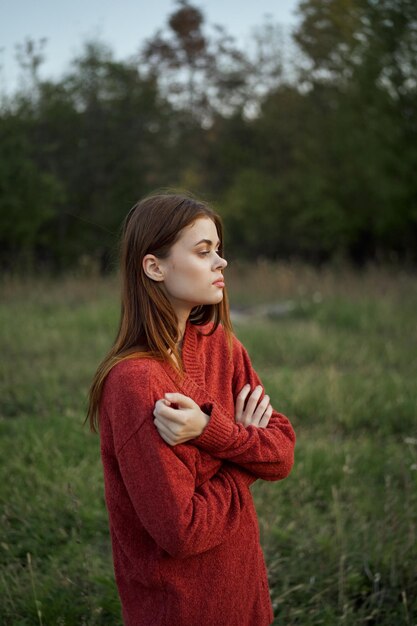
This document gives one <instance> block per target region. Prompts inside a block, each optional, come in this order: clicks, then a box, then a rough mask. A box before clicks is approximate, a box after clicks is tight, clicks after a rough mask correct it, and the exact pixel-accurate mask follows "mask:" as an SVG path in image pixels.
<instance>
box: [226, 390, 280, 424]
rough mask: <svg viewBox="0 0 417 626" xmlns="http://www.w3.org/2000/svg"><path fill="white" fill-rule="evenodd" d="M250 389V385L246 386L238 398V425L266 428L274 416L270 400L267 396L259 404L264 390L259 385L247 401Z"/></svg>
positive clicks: (236, 418)
mask: <svg viewBox="0 0 417 626" xmlns="http://www.w3.org/2000/svg"><path fill="white" fill-rule="evenodd" d="M250 389H251V388H250V385H245V386H244V387H243V389H242V390H241V391H240V392H239V394H238V396H237V398H236V407H235V409H236V410H235V412H236V415H235V420H236V422H237V423H239V422H240V423H241V424H243V425H244V426H256V427H257V428H266V427H267V426H268V423H269V420H270V417H271V415H272V406H271V404H270V402H269V400H270V398H269V396H267V395H265V396H264V397H263V398H262V400H261V401H260V402H259V398H260V397H261V395H262V391H263V389H262V387H261V386H260V385H258V386H257V387H255V389H254V390H253V391H252V393H251V394H250V396H249V398H248V399H247V397H248V394H249V393H250ZM246 399H247V401H246ZM245 403H246V405H245Z"/></svg>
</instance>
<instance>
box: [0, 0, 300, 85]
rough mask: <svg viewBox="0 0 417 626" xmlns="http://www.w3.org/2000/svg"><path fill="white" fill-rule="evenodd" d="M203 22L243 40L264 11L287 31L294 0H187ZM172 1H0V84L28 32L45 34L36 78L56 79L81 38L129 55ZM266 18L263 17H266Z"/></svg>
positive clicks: (14, 75) (293, 20) (13, 75)
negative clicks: (42, 59)
mask: <svg viewBox="0 0 417 626" xmlns="http://www.w3.org/2000/svg"><path fill="white" fill-rule="evenodd" d="M191 4H192V5H193V6H196V7H198V8H199V9H201V10H202V11H203V13H204V15H205V17H206V21H207V23H208V24H221V25H222V26H224V27H225V28H226V30H227V32H228V33H230V34H231V35H233V36H234V37H236V39H237V41H238V42H240V43H245V42H247V41H248V38H249V37H250V33H251V31H252V29H253V28H254V27H255V26H259V25H261V24H262V23H264V21H265V19H267V18H266V16H270V18H271V19H272V20H273V21H274V22H275V23H280V24H282V25H283V27H284V29H285V32H288V33H290V32H291V29H292V28H293V27H294V25H295V24H297V19H298V18H297V16H296V14H295V9H296V7H297V5H298V4H299V0H191ZM177 6H178V5H177V4H176V2H175V0H146V2H145V1H144V0H118V1H117V2H116V1H115V0H0V87H1V89H2V91H3V92H7V93H11V92H13V91H14V90H15V89H16V88H17V87H18V85H19V78H18V77H19V71H20V70H19V66H18V63H17V61H16V59H15V57H16V44H22V43H23V42H24V41H25V39H27V38H28V37H30V38H31V39H33V40H39V39H41V38H43V37H45V38H46V39H47V42H46V46H45V48H44V52H45V57H46V59H45V62H44V63H43V65H42V68H41V71H40V75H41V77H42V78H59V77H60V76H61V75H62V74H63V73H64V72H65V71H66V70H68V69H69V67H70V62H71V59H73V58H74V57H75V56H77V54H78V53H80V51H81V50H82V46H83V42H85V41H87V40H91V39H94V40H96V39H98V40H100V41H102V42H103V43H106V44H108V45H109V46H110V48H111V49H112V50H113V53H114V56H115V58H116V59H120V60H123V59H127V58H128V57H130V56H131V55H134V54H135V53H136V52H137V50H138V49H139V47H140V46H141V44H142V43H143V41H144V40H145V39H147V38H149V37H151V36H152V35H153V34H154V33H155V32H156V30H158V29H159V28H163V27H164V25H165V24H166V22H167V17H168V15H169V14H171V13H172V12H174V11H175V9H176V7H177ZM268 19H269V18H268Z"/></svg>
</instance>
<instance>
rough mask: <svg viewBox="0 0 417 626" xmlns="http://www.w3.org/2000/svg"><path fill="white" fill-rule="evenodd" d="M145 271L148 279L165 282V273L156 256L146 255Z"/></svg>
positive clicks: (143, 264) (144, 258)
mask: <svg viewBox="0 0 417 626" xmlns="http://www.w3.org/2000/svg"><path fill="white" fill-rule="evenodd" d="M142 267H143V271H144V272H145V274H146V276H148V278H151V279H152V280H155V281H157V282H162V281H163V280H164V273H163V271H162V267H161V264H160V261H159V259H158V258H157V257H156V256H155V255H154V254H145V256H144V257H143V261H142Z"/></svg>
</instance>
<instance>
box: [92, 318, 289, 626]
mask: <svg viewBox="0 0 417 626" xmlns="http://www.w3.org/2000/svg"><path fill="white" fill-rule="evenodd" d="M200 328H201V327H200ZM202 330H205V332H207V330H208V328H207V327H206V328H205V329H202ZM182 357H183V364H184V369H185V372H186V375H185V378H184V379H183V380H181V379H180V377H179V375H178V374H177V373H176V372H175V370H174V369H173V368H172V367H171V366H170V365H169V364H167V363H161V362H159V361H156V360H149V359H148V360H146V359H131V360H126V361H122V362H121V363H119V364H118V365H117V366H115V367H114V368H113V369H112V370H111V372H110V374H109V375H108V377H107V379H106V382H105V385H104V390H103V396H102V402H101V407H100V420H101V427H100V437H101V453H102V461H103V466H104V480H105V493H106V504H107V508H108V512H109V523H110V531H111V538H112V548H113V560H114V569H115V577H116V582H117V585H118V590H119V594H120V598H121V602H122V609H123V618H124V622H125V624H126V625H127V626H173V624H175V625H178V626H267V625H269V624H271V622H272V620H273V613H272V606H271V601H270V596H269V590H268V582H267V575H266V568H265V562H264V558H263V554H262V550H261V547H260V542H259V529H258V523H257V517H256V512H255V508H254V505H253V500H252V495H251V493H250V490H249V485H250V484H251V483H253V482H254V481H255V480H256V479H257V478H262V479H264V480H279V479H282V478H285V477H286V476H287V475H288V474H289V472H290V470H291V467H292V464H293V453H294V443H295V435H294V431H293V429H292V427H291V424H290V423H289V421H288V419H287V418H286V417H285V416H283V415H282V414H280V413H277V412H276V411H274V412H273V414H272V417H271V419H270V421H269V424H268V426H267V428H256V427H254V426H248V427H244V426H243V425H242V424H236V423H235V419H234V407H235V398H236V395H237V393H238V392H239V391H240V390H241V389H242V387H243V386H244V385H245V384H246V383H250V384H251V387H252V389H253V388H254V387H255V386H256V385H257V384H259V382H260V381H259V378H258V376H257V375H256V373H255V372H254V370H253V369H252V366H251V363H250V360H249V357H248V354H247V352H246V350H245V349H244V347H243V346H242V344H241V343H240V342H239V341H238V340H237V339H236V338H234V343H233V357H232V358H230V355H229V353H228V349H227V344H226V337H225V333H224V330H223V328H222V327H221V326H219V327H218V328H217V330H216V332H215V333H214V334H213V335H211V336H210V337H204V336H203V335H201V333H200V331H199V329H198V327H196V326H193V325H192V324H190V323H187V327H186V331H185V335H184V341H183V352H182ZM173 391H179V392H180V393H183V394H185V395H187V396H190V397H191V398H193V400H194V401H195V402H196V403H197V404H198V405H199V406H200V407H201V408H202V409H203V410H204V411H205V412H206V413H208V414H209V415H210V420H209V423H208V425H207V426H206V428H205V430H204V431H203V433H202V434H201V435H200V436H199V437H197V438H196V439H193V440H192V441H189V442H187V443H185V444H179V445H177V446H173V447H171V446H169V445H168V444H166V443H165V441H164V440H163V439H162V437H161V436H160V435H159V433H158V431H157V429H156V427H155V425H154V423H153V409H154V405H155V402H156V401H157V400H159V399H160V398H162V397H163V396H164V394H165V393H166V392H173Z"/></svg>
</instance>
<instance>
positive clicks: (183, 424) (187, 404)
mask: <svg viewBox="0 0 417 626" xmlns="http://www.w3.org/2000/svg"><path fill="white" fill-rule="evenodd" d="M172 405H176V407H177V408H175V407H173V406H172ZM153 414H154V417H155V419H154V421H153V423H154V424H155V426H156V428H157V429H158V432H159V434H160V435H161V437H162V439H163V440H164V441H166V443H167V444H169V445H170V446H176V445H178V444H179V443H184V442H185V441H189V440H190V439H194V438H195V437H198V436H199V435H201V433H202V432H203V430H204V428H205V427H206V426H207V424H208V422H209V419H210V418H209V416H208V415H206V414H205V413H203V411H202V410H201V409H200V407H199V406H198V404H196V403H195V402H194V400H192V399H191V398H189V397H188V396H184V395H183V394H182V393H166V394H165V396H164V397H163V398H161V400H157V402H155V408H154V412H153Z"/></svg>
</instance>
